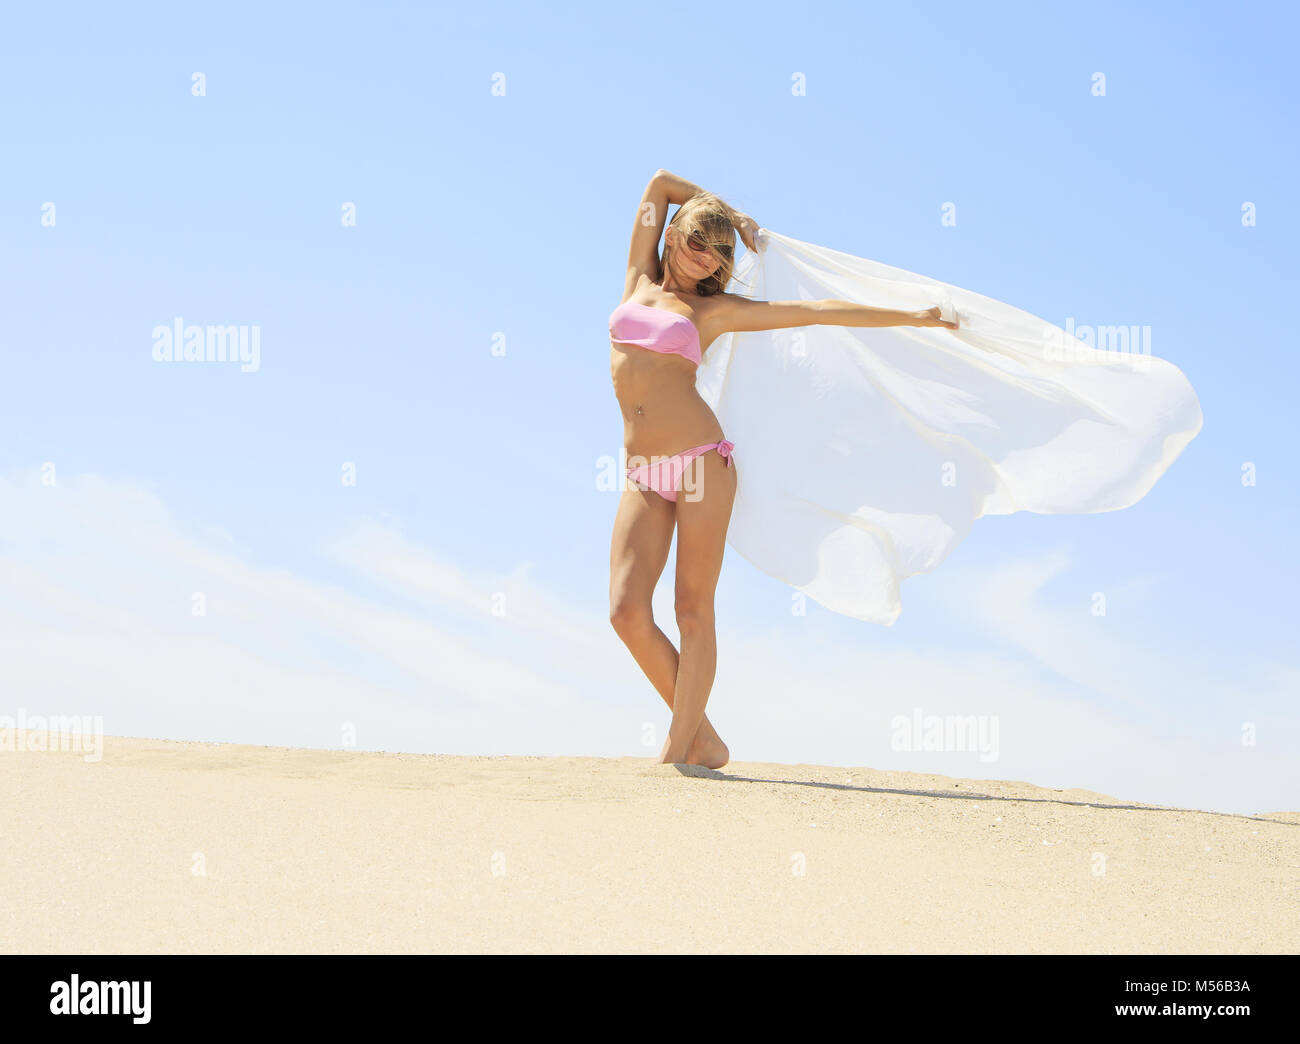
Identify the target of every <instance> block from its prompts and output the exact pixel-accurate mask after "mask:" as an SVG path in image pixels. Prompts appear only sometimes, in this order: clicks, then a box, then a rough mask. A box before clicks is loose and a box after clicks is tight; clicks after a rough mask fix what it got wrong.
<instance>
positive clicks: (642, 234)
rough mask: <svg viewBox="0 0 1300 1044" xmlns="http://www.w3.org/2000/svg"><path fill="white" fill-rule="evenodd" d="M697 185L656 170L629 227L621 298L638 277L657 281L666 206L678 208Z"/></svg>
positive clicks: (633, 287) (690, 195) (631, 287)
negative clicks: (630, 238)
mask: <svg viewBox="0 0 1300 1044" xmlns="http://www.w3.org/2000/svg"><path fill="white" fill-rule="evenodd" d="M699 191H701V189H700V187H699V186H698V185H693V184H691V182H689V181H687V180H686V179H685V178H679V177H678V176H677V175H676V174H669V173H668V171H666V170H664V169H663V168H662V167H661V168H660V169H659V170H657V171H655V173H654V177H652V178H651V179H650V182H649V184H647V185H646V187H645V192H643V193H642V194H641V202H640V203H639V204H638V205H637V210H636V220H635V221H634V222H633V224H632V245H631V246H630V247H629V249H628V255H627V282H626V284H625V285H624V287H623V299H624V300H627V298H628V296H629V295H630V294H631V293H632V291H633V290H635V289H636V284H637V280H638V278H639V277H640V276H641V274H642V273H645V275H647V276H648V277H649V278H651V279H658V278H659V274H660V273H659V239H660V237H661V236H662V235H663V234H664V225H666V224H667V223H668V208H669V206H681V205H682V204H683V203H685V202H686V201H687V200H688V199H690V198H691V197H692V196H693V195H695V194H696V193H697V192H699Z"/></svg>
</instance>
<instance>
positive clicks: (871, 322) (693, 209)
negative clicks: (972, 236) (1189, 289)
mask: <svg viewBox="0 0 1300 1044" xmlns="http://www.w3.org/2000/svg"><path fill="white" fill-rule="evenodd" d="M670 204H675V205H677V206H678V208H679V209H678V210H677V212H676V213H675V214H674V215H673V219H672V221H671V222H669V223H668V227H667V230H666V231H665V229H664V222H665V219H666V217H667V212H668V208H669V205H670ZM758 231H759V229H758V225H757V224H756V223H755V222H754V221H753V219H752V218H750V217H749V216H748V215H745V214H742V213H739V212H737V211H736V210H734V209H732V208H731V207H729V206H728V205H727V204H726V203H724V202H723V201H722V200H721V199H719V198H718V197H717V196H715V195H713V194H711V193H707V192H704V191H703V190H702V189H700V188H699V187H697V186H696V185H693V184H691V183H690V182H689V181H685V180H683V179H682V178H679V177H676V176H675V175H672V174H669V173H668V172H667V171H665V170H659V171H657V172H656V173H655V175H654V177H653V178H651V179H650V183H649V185H647V186H646V190H645V193H644V195H643V196H642V198H641V203H640V205H639V206H638V208H637V215H636V220H635V222H634V224H633V227H632V244H631V248H630V250H629V252H628V265H627V279H626V282H625V283H624V287H623V300H622V303H621V304H620V305H619V306H618V307H617V308H615V309H614V312H613V313H612V314H611V315H610V323H609V330H610V371H611V376H612V378H613V382H614V393H615V395H616V396H617V398H618V403H619V407H620V408H621V409H622V412H623V442H624V446H625V448H626V451H627V455H628V461H629V465H630V466H629V468H628V479H629V482H628V488H627V489H626V490H625V491H624V492H623V493H622V496H621V499H620V501H619V506H618V514H617V517H616V519H615V522H614V535H613V541H612V545H611V548H610V622H611V623H612V624H613V626H614V630H615V631H616V632H617V633H618V636H619V637H620V638H621V639H622V640H623V642H624V643H625V644H626V645H627V647H628V649H629V650H630V651H631V653H632V656H633V657H634V658H635V659H636V662H637V664H638V665H639V666H640V667H641V669H642V670H643V671H644V672H645V674H646V677H648V678H649V679H650V683H651V684H652V685H653V686H654V687H655V689H656V690H657V691H658V693H659V695H660V696H662V697H663V699H664V701H665V702H666V703H667V704H668V706H669V707H670V708H672V712H673V713H672V722H671V724H670V725H669V728H668V738H667V740H666V741H665V742H664V746H663V749H662V751H661V752H660V754H659V759H658V760H659V761H660V762H661V763H670V762H672V763H683V762H684V763H688V764H695V765H705V766H708V767H709V768H720V767H721V766H723V765H725V764H726V763H727V759H728V756H729V754H728V751H727V746H726V744H725V743H723V742H722V739H721V737H720V736H719V735H718V733H717V731H716V730H715V729H714V727H713V724H712V723H711V722H710V721H709V719H708V717H707V715H706V714H705V713H704V708H705V704H706V703H707V702H708V699H709V692H710V690H711V689H712V687H713V679H714V674H715V671H716V666H717V643H716V637H715V632H714V612H713V596H714V590H715V588H716V587H717V582H718V575H719V573H720V571H721V569H722V556H723V550H724V548H725V546H726V541H727V526H728V523H729V521H730V519H731V512H732V505H733V503H734V501H735V496H736V488H737V470H738V468H739V469H743V467H744V463H743V462H744V455H745V449H744V446H743V445H742V446H740V447H739V450H738V452H737V465H736V466H735V467H733V466H732V457H731V453H732V450H733V448H735V447H734V446H733V444H732V443H731V442H730V441H728V440H727V438H726V433H725V432H724V431H723V430H722V427H721V425H720V424H719V423H718V419H717V417H716V416H715V414H714V412H713V410H712V409H711V408H710V407H709V405H708V404H707V403H706V402H705V401H704V399H703V398H702V397H701V396H700V394H699V391H698V390H697V388H696V368H697V367H698V366H699V365H700V363H701V361H702V359H703V357H704V353H705V352H707V351H708V349H709V346H710V345H711V344H712V343H713V342H714V340H716V339H717V338H718V337H719V336H721V335H722V334H725V333H728V332H732V331H754V330H776V329H786V328H790V327H799V326H861V327H866V326H871V327H884V326H942V327H946V328H948V329H956V328H957V323H956V322H948V321H945V320H944V319H942V318H940V309H939V308H938V307H934V308H928V309H920V310H916V311H895V310H892V309H884V308H872V307H868V306H866V305H859V304H854V303H853V302H850V301H841V300H834V299H824V300H816V301H754V300H750V299H748V298H745V297H741V296H738V295H736V294H730V293H727V292H726V289H725V288H726V286H727V284H728V282H729V281H730V280H731V275H732V270H733V267H734V262H735V256H734V255H735V243H736V235H737V234H739V235H740V237H741V239H742V240H743V241H744V243H745V246H746V248H747V249H749V250H751V251H753V250H756V249H757V247H756V244H755V236H756V235H757V233H758ZM661 235H662V236H663V240H664V248H663V253H662V255H660V252H659V239H660V236H661ZM674 526H675V527H676V529H677V567H676V577H675V587H676V597H675V611H676V617H677V627H678V632H679V633H680V635H681V651H680V654H679V652H678V650H677V649H675V648H674V647H673V644H672V642H671V641H669V639H668V637H667V636H666V635H665V634H664V633H663V632H662V631H661V630H660V629H659V628H658V626H656V624H655V621H654V617H653V615H652V613H651V596H652V595H653V593H654V589H655V585H656V584H657V583H658V580H659V577H660V574H661V573H662V572H663V568H664V564H665V563H666V561H667V559H668V548H669V546H670V545H671V543H672V536H673V528H674Z"/></svg>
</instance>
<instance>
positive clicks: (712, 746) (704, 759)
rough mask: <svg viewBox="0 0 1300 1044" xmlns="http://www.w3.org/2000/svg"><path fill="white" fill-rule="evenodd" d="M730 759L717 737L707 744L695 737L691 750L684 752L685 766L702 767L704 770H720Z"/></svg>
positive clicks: (729, 753) (728, 752) (725, 746)
mask: <svg viewBox="0 0 1300 1044" xmlns="http://www.w3.org/2000/svg"><path fill="white" fill-rule="evenodd" d="M730 757H731V751H729V750H727V745H726V744H725V743H723V742H722V739H721V738H720V737H719V738H718V739H716V740H714V741H713V742H711V743H709V742H706V741H704V740H702V739H701V738H700V737H699V736H698V735H696V737H695V740H694V741H693V742H692V743H691V749H690V750H688V751H687V752H686V764H688V765H703V766H704V767H705V768H711V769H720V768H722V766H723V765H725V764H726V763H727V761H728V759H730Z"/></svg>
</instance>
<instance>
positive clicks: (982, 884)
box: [0, 738, 1300, 953]
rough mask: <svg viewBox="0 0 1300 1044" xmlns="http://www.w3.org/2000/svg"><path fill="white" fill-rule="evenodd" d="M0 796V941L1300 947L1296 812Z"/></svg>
mask: <svg viewBox="0 0 1300 1044" xmlns="http://www.w3.org/2000/svg"><path fill="white" fill-rule="evenodd" d="M0 783H2V785H3V793H4V794H5V796H6V798H7V799H8V800H6V801H5V802H4V803H3V808H2V809H0V844H2V845H3V852H4V856H3V862H2V864H0V890H3V894H4V895H5V897H6V902H5V904H4V912H3V914H0V940H2V945H0V949H3V950H4V951H5V952H29V953H30V952H35V953H69V952H71V953H76V952H86V953H102V952H109V953H111V952H127V953H133V952H136V953H154V952H177V953H195V952H330V953H333V952H410V951H419V952H428V951H434V952H445V951H512V952H516V951H525V952H541V951H546V952H551V951H562V952H567V951H579V952H593V951H673V952H680V951H723V952H733V951H763V952H767V951H778V952H788V951H797V952H803V951H851V952H861V951H867V952H892V953H909V952H920V953H934V952H975V953H988V952H1002V953H1005V952H1034V953H1049V952H1051V953H1056V952H1099V953H1142V952H1160V953H1177V952H1209V953H1250V952H1267V953H1280V952H1292V953H1294V952H1296V951H1297V950H1300V890H1298V889H1297V883H1298V882H1300V815H1298V814H1296V813H1276V814H1272V815H1268V816H1262V817H1259V818H1249V817H1244V816H1233V815H1223V814H1215V813H1207V812H1195V811H1185V810H1181V809H1163V808H1158V807H1153V806H1149V805H1139V804H1134V803H1131V802H1126V801H1121V800H1117V799H1115V798H1110V797H1105V796H1103V795H1101V794H1093V793H1089V792H1087V791H1081V790H1069V791H1056V790H1044V789H1041V788H1038V787H1034V786H1031V785H1029V784H1027V783H1018V782H991V781H975V782H968V781H965V780H958V779H949V778H946V777H943V776H929V775H921V774H913V773H905V772H879V771H874V770H871V769H839V768H825V767H821V766H814V765H769V764H751V763H744V762H739V763H734V764H732V765H728V766H727V767H726V768H725V769H724V770H723V771H722V772H720V773H712V772H709V771H707V770H696V771H694V772H692V773H689V774H688V773H684V772H683V771H679V770H678V769H676V768H674V767H672V766H660V765H654V764H653V763H652V762H651V761H650V760H649V759H648V758H646V759H637V758H610V759H603V758H549V757H546V758H544V757H504V758H486V757H485V758H475V757H442V756H429V755H413V754H376V753H347V752H335V751H320V750H295V749H286V748H277V747H250V746H237V745H229V744H212V743H186V742H170V741H164V740H143V739H118V738H107V739H106V740H105V750H104V756H103V759H102V760H101V761H98V762H89V763H88V762H86V761H85V760H84V758H83V756H82V755H81V754H80V753H71V752H62V753H54V752H37V751H21V752H13V751H10V752H5V753H0ZM200 871H202V872H200Z"/></svg>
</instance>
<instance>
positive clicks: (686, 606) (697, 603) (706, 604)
mask: <svg viewBox="0 0 1300 1044" xmlns="http://www.w3.org/2000/svg"><path fill="white" fill-rule="evenodd" d="M674 608H675V611H676V614H677V630H678V633H680V634H692V633H695V632H697V631H702V630H705V629H707V628H711V627H712V626H713V596H712V595H708V596H705V595H694V594H685V595H682V594H679V595H678V596H677V603H676V605H675V607H674Z"/></svg>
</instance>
